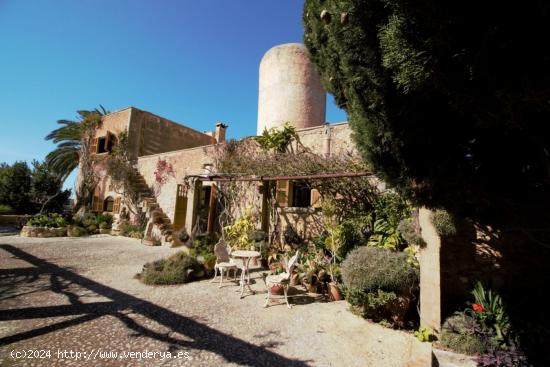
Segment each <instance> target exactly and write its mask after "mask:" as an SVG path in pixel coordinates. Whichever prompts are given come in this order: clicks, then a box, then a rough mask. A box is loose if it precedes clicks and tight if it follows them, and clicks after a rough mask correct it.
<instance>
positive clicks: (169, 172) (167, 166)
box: [155, 159, 175, 185]
mask: <svg viewBox="0 0 550 367" xmlns="http://www.w3.org/2000/svg"><path fill="white" fill-rule="evenodd" d="M168 176H172V177H174V176H175V173H174V167H172V164H171V163H169V162H168V161H166V159H159V160H158V162H157V170H156V171H155V181H156V183H157V184H159V185H164V184H165V183H166V181H167V180H168Z"/></svg>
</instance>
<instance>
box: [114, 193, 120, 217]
mask: <svg viewBox="0 0 550 367" xmlns="http://www.w3.org/2000/svg"><path fill="white" fill-rule="evenodd" d="M119 211H120V197H118V198H116V199H115V202H114V204H113V213H115V214H116V213H118V212H119Z"/></svg>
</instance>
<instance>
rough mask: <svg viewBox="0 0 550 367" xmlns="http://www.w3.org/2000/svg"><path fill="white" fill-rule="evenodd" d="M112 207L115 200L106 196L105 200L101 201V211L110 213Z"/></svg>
mask: <svg viewBox="0 0 550 367" xmlns="http://www.w3.org/2000/svg"><path fill="white" fill-rule="evenodd" d="M114 205H115V199H113V197H112V196H107V197H106V198H105V200H103V211H104V212H109V213H112V212H113V206H114Z"/></svg>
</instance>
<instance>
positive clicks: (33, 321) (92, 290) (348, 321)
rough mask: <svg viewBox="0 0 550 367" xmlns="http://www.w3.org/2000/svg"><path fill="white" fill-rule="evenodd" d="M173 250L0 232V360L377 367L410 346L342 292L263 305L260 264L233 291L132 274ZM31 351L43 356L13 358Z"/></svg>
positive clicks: (397, 362)
mask: <svg viewBox="0 0 550 367" xmlns="http://www.w3.org/2000/svg"><path fill="white" fill-rule="evenodd" d="M176 251H177V249H171V248H167V247H147V246H143V245H141V244H140V243H139V241H138V240H133V239H127V238H122V237H111V236H103V237H91V238H61V239H59V238H55V239H29V238H21V237H17V236H5V237H2V238H0V365H2V366H12V365H13V366H17V365H26V366H27V365H28V366H42V365H44V366H45V365H48V366H50V365H53V366H71V365H73V366H82V365H101V366H138V365H139V366H220V365H223V366H237V365H249V366H362V367H363V366H377V367H384V366H402V365H403V363H404V361H405V360H406V359H407V357H408V355H409V353H410V348H411V341H412V339H413V338H412V337H411V336H410V335H409V334H406V333H404V332H398V331H393V330H389V329H385V328H382V327H380V326H378V325H376V324H372V323H369V322H367V321H365V320H363V319H361V318H359V317H356V316H354V315H353V314H351V313H350V312H349V311H347V304H346V303H345V301H342V302H312V299H311V298H308V297H303V296H301V297H295V298H294V299H293V300H292V301H291V303H294V307H293V308H292V309H288V308H287V307H286V306H284V305H282V304H281V305H273V306H271V307H269V308H267V309H264V308H263V307H262V306H263V303H264V295H265V288H264V285H263V282H262V280H261V272H260V271H253V272H252V274H251V275H252V279H253V281H254V284H252V288H253V289H254V290H256V291H257V293H256V294H255V295H249V296H247V297H245V298H244V299H242V300H241V299H239V293H238V287H237V286H236V285H235V284H234V283H230V282H228V283H227V285H226V286H225V287H223V288H221V289H219V288H218V286H217V284H211V283H210V282H209V281H208V280H204V281H200V282H194V283H189V284H185V285H179V286H164V287H150V286H146V285H144V284H142V283H140V282H139V281H137V280H136V279H134V278H133V276H134V275H135V274H136V273H137V272H139V271H140V270H141V267H142V266H143V264H144V263H145V262H148V261H152V260H156V259H159V258H162V257H165V256H168V255H170V254H172V253H174V252H176ZM12 351H14V352H13V353H12ZM30 351H32V352H33V353H34V355H35V356H38V357H44V358H32V359H31V358H15V359H14V358H12V356H10V354H11V355H13V356H15V357H17V356H20V357H21V356H23V355H24V354H25V353H27V355H28V354H29V352H30ZM47 351H49V353H50V356H49V357H48V356H47V353H46V352H47ZM71 351H72V352H73V354H72V356H71V355H70V352H71ZM64 352H66V353H65V354H64V355H63V353H64ZM77 352H78V353H79V354H77ZM110 352H111V353H112V352H118V356H117V357H116V358H114V355H113V354H110V357H111V358H107V357H108V355H106V354H107V353H110ZM123 352H125V353H127V354H126V355H122V353H123ZM130 352H135V354H133V355H132V354H130ZM168 352H170V354H171V357H172V358H168ZM15 353H19V354H18V355H16V354H15ZM154 353H156V354H154ZM178 353H179V355H178ZM139 357H140V358H139ZM163 357H164V358H163ZM77 358H79V359H77ZM94 358H95V360H94Z"/></svg>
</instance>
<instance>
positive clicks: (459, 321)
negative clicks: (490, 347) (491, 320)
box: [441, 313, 486, 355]
mask: <svg viewBox="0 0 550 367" xmlns="http://www.w3.org/2000/svg"><path fill="white" fill-rule="evenodd" d="M479 328H480V327H479V324H478V323H477V321H476V319H475V318H473V317H471V316H469V315H466V314H463V313H457V314H455V315H453V316H451V317H449V318H448V319H447V320H446V321H445V322H444V323H443V327H442V328H441V344H442V345H443V346H445V347H447V348H449V349H452V350H454V351H456V352H460V353H465V354H470V355H472V354H478V353H485V351H486V347H485V343H484V341H483V339H482V337H481V336H480V335H479V334H478V331H479Z"/></svg>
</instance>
